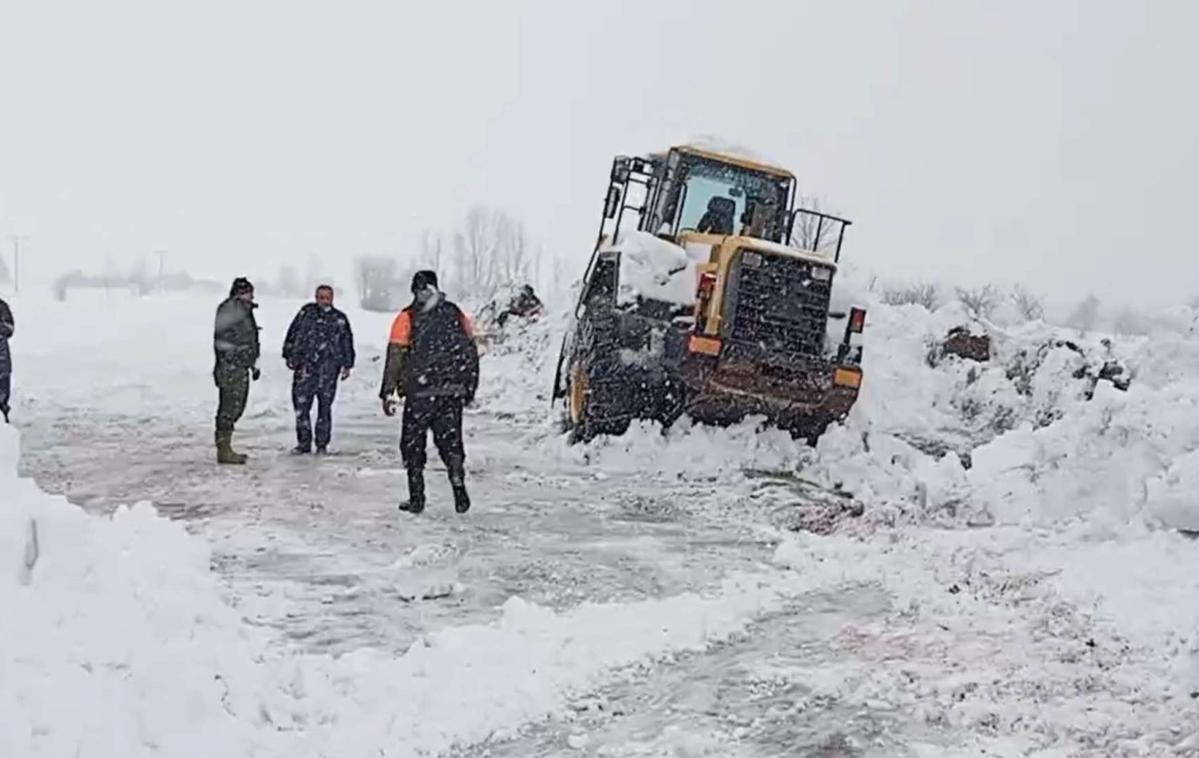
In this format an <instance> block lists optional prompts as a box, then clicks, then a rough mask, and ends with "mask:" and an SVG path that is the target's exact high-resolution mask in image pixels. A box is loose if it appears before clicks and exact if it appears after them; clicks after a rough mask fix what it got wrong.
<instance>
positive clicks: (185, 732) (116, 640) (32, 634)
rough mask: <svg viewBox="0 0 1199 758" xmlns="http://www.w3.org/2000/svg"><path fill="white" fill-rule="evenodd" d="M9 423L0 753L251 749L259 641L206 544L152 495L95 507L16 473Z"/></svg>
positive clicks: (4, 458) (262, 699)
mask: <svg viewBox="0 0 1199 758" xmlns="http://www.w3.org/2000/svg"><path fill="white" fill-rule="evenodd" d="M17 441H18V437H17V433H16V432H15V431H14V430H13V428H12V427H0V493H3V496H2V497H0V501H2V507H0V572H2V573H0V608H3V609H4V612H3V613H2V614H0V639H3V640H4V645H3V648H2V650H0V683H3V684H2V686H0V755H12V756H17V755H20V756H31V757H32V756H67V755H71V756H74V755H79V756H107V755H129V756H133V755H144V754H148V753H150V752H152V751H153V750H154V749H160V750H162V751H163V753H164V754H167V755H187V756H193V755H194V756H210V755H255V754H257V753H256V751H258V750H259V749H260V748H262V747H264V746H265V744H267V738H269V737H270V736H271V735H270V734H269V733H265V732H263V731H262V729H263V727H264V724H263V723H262V719H261V716H260V708H261V707H262V705H263V704H265V703H269V702H270V701H271V700H272V699H278V698H279V695H281V693H276V694H274V695H272V693H270V692H269V691H268V690H269V687H266V686H264V685H263V683H262V681H261V678H260V677H258V676H256V675H255V673H254V670H255V669H256V668H257V664H256V663H255V656H256V651H257V648H256V646H255V644H254V643H253V641H252V640H251V639H250V638H249V637H248V636H247V635H246V633H245V627H244V626H243V625H242V623H241V620H240V619H239V618H238V617H237V615H236V614H235V613H234V612H233V611H232V610H231V609H230V608H229V607H228V606H226V605H225V604H224V603H223V602H222V601H221V599H220V593H219V589H218V587H217V585H216V582H215V580H214V579H213V576H212V575H211V573H210V572H209V566H208V559H209V555H208V550H207V548H206V546H205V545H204V544H203V543H201V542H199V541H197V540H196V539H194V538H192V537H190V536H189V535H188V534H187V533H186V532H185V531H184V530H183V528H182V527H181V526H178V525H176V524H173V523H171V522H169V521H166V520H163V519H160V518H158V517H157V516H156V515H155V513H154V511H153V509H152V508H150V507H149V506H145V505H143V506H138V507H135V508H133V509H126V508H121V509H118V510H117V512H116V513H115V515H114V516H113V517H112V518H111V519H107V518H93V517H90V516H87V515H86V514H84V512H83V511H81V510H79V509H78V508H75V507H73V506H71V505H69V504H68V503H67V502H66V501H65V500H63V499H62V498H57V497H50V496H48V495H45V494H44V493H42V492H39V491H38V490H37V489H36V487H35V486H34V485H33V484H32V482H30V481H29V480H24V479H18V478H17V477H16V473H15V472H16V465H17V454H18V450H17Z"/></svg>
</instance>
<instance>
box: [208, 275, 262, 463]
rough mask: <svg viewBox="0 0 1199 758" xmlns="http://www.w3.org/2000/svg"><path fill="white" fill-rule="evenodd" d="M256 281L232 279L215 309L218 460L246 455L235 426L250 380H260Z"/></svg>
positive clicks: (234, 459) (241, 458) (242, 460)
mask: <svg viewBox="0 0 1199 758" xmlns="http://www.w3.org/2000/svg"><path fill="white" fill-rule="evenodd" d="M257 307H258V306H257V305H256V304H255V303H254V285H252V284H250V282H249V280H248V279H244V278H238V279H235V280H233V286H232V287H231V288H230V290H229V298H228V299H227V300H225V301H224V302H223V303H221V304H220V306H219V307H218V308H217V310H216V325H215V327H214V329H213V339H212V347H213V352H215V353H216V366H215V367H214V368H213V370H212V378H213V381H215V382H216V386H217V389H218V390H219V391H220V401H219V403H218V405H217V412H216V457H217V462H218V463H233V464H242V463H245V462H246V456H244V455H242V454H241V453H238V452H235V451H234V450H233V427H234V425H235V424H237V421H238V419H240V418H241V414H242V413H243V412H245V410H246V399H247V398H248V397H249V394H250V381H251V380H253V381H258V377H259V376H260V373H259V371H258V353H259V350H258V322H257V321H255V320H254V309H255V308H257Z"/></svg>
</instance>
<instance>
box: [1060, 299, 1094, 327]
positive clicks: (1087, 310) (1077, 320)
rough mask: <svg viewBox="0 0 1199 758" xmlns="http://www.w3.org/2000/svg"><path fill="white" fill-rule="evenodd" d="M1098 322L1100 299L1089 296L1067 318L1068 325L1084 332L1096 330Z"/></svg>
mask: <svg viewBox="0 0 1199 758" xmlns="http://www.w3.org/2000/svg"><path fill="white" fill-rule="evenodd" d="M1098 322H1099V298H1097V297H1095V296H1094V295H1087V296H1086V298H1084V299H1083V300H1082V302H1080V303H1079V304H1078V305H1076V306H1074V310H1072V311H1070V315H1069V316H1067V317H1066V324H1067V325H1069V326H1072V327H1074V328H1075V329H1078V330H1080V331H1084V332H1089V331H1091V330H1092V329H1094V328H1095V326H1096V324H1098Z"/></svg>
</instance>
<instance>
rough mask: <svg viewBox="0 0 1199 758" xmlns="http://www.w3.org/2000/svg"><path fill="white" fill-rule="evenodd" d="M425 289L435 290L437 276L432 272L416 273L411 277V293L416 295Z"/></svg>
mask: <svg viewBox="0 0 1199 758" xmlns="http://www.w3.org/2000/svg"><path fill="white" fill-rule="evenodd" d="M426 287H432V288H433V289H437V274H436V273H435V272H433V271H417V272H416V274H415V275H414V276H413V277H412V292H413V294H416V293H417V292H420V291H421V290H423V289H425V288H426Z"/></svg>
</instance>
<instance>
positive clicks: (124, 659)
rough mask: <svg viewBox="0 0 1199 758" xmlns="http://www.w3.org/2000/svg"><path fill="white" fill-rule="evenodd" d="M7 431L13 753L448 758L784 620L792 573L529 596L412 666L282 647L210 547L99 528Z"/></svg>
mask: <svg viewBox="0 0 1199 758" xmlns="http://www.w3.org/2000/svg"><path fill="white" fill-rule="evenodd" d="M17 455H18V438H17V434H16V432H15V431H14V430H13V429H12V428H11V427H3V428H0V492H2V493H4V494H3V502H2V504H0V505H2V506H3V507H0V572H2V573H0V608H3V609H4V613H3V614H0V639H3V640H4V645H3V648H2V649H0V755H6V756H7V755H13V756H17V755H20V756H28V757H29V758H37V757H39V756H47V757H50V756H52V757H54V758H58V757H59V756H79V757H80V758H90V757H92V756H112V755H122V756H140V755H155V756H195V757H196V758H200V757H205V758H206V757H207V756H214V755H238V756H243V755H244V756H264V757H265V756H293V755H367V754H369V755H386V756H416V755H431V754H436V753H439V752H443V751H446V750H449V749H451V748H453V747H454V746H456V745H465V744H470V743H474V742H478V741H482V740H485V739H489V738H492V737H496V736H502V735H505V734H513V733H515V731H516V730H517V729H519V728H520V727H521V726H522V725H524V724H526V723H528V722H530V721H535V720H539V719H543V718H546V717H548V716H550V715H553V714H558V713H561V712H563V711H564V709H565V707H566V703H567V699H568V698H569V697H570V696H571V695H573V694H576V693H582V692H585V691H587V690H589V689H591V688H593V687H595V686H598V685H600V684H602V683H603V682H604V681H605V680H606V679H607V678H609V677H611V676H612V674H613V672H615V671H619V670H621V669H624V668H626V667H629V666H638V665H650V664H652V663H653V662H654V661H656V660H659V659H663V658H668V657H670V656H672V655H674V654H676V653H679V652H683V651H688V650H699V649H703V648H704V647H706V646H707V645H708V644H709V643H710V642H712V641H714V640H721V639H725V638H727V637H729V636H730V635H733V634H736V633H738V632H740V631H742V630H743V629H744V628H745V626H746V625H747V624H748V623H749V622H750V621H751V620H753V618H754V617H756V616H758V615H760V614H761V613H763V612H767V611H770V610H774V609H777V608H779V607H780V606H781V604H782V602H783V599H784V595H785V587H784V586H783V585H782V584H781V583H780V580H779V577H778V575H776V574H762V575H744V576H739V577H734V578H731V579H729V580H728V581H726V582H725V584H724V585H723V586H722V587H719V588H717V589H716V590H715V591H713V592H711V593H708V594H704V595H700V594H690V593H689V594H684V595H679V596H675V597H670V598H665V599H660V600H647V601H643V602H638V603H631V604H586V605H583V606H580V607H577V608H574V609H571V610H568V611H565V612H561V613H559V612H554V611H551V610H548V609H545V608H541V607H538V606H536V605H533V604H531V603H528V602H525V601H523V600H521V599H519V598H512V599H510V600H509V601H508V602H507V603H506V604H505V605H504V607H503V610H502V614H501V617H500V619H499V620H498V621H497V622H496V623H494V624H491V625H486V626H482V625H478V626H464V627H451V628H448V629H444V630H441V631H439V632H437V633H434V634H431V635H429V636H428V637H427V638H426V639H424V640H421V641H420V642H418V643H417V644H415V645H414V646H413V647H412V648H411V649H409V650H408V651H407V652H405V653H404V654H402V655H399V656H392V655H388V654H385V653H383V652H380V651H374V650H361V651H357V652H355V653H352V654H350V655H346V656H343V657H341V658H331V657H327V656H312V655H295V654H291V653H290V652H289V651H286V650H283V649H280V648H276V647H273V646H272V645H271V644H270V642H269V640H267V639H265V638H264V637H262V636H261V635H260V634H259V633H258V632H257V630H255V629H253V628H251V627H248V626H247V625H245V624H244V623H243V621H242V619H241V618H240V617H239V616H238V615H237V614H236V612H235V611H234V610H233V609H232V608H231V607H229V606H228V605H226V604H225V603H224V602H223V600H222V595H221V588H220V587H219V585H218V584H217V582H216V580H215V578H214V575H213V574H212V572H211V571H210V569H209V551H208V547H207V545H206V544H205V543H204V542H202V541H200V540H199V539H197V538H195V537H193V536H191V535H189V534H188V533H187V532H186V531H185V530H184V529H183V528H182V527H181V526H180V525H178V524H176V523H173V522H170V521H167V520H165V519H162V518H160V517H158V516H157V515H156V514H155V513H154V511H153V509H152V508H151V507H150V506H148V505H140V506H137V507H134V508H132V509H126V508H121V509H118V511H117V512H116V514H115V515H114V516H113V517H112V518H98V517H93V516H88V515H86V514H85V513H84V512H83V511H81V510H79V509H77V508H75V507H73V506H71V505H69V504H68V503H67V502H65V500H63V499H62V498H56V497H51V496H48V495H46V494H45V493H42V492H40V491H39V490H38V489H37V488H36V487H35V486H34V485H33V484H32V483H31V482H30V481H28V480H23V479H19V478H17V477H16V475H15V471H16V463H17Z"/></svg>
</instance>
